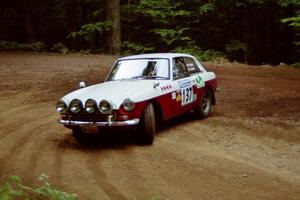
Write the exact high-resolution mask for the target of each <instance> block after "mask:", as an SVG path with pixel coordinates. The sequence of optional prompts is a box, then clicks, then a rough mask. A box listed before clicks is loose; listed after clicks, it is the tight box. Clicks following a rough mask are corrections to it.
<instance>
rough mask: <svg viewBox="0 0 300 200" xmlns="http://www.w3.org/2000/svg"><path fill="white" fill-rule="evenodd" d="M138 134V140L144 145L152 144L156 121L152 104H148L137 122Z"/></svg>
mask: <svg viewBox="0 0 300 200" xmlns="http://www.w3.org/2000/svg"><path fill="white" fill-rule="evenodd" d="M138 132H139V133H138V134H139V136H140V142H141V143H142V144H144V145H151V144H153V140H154V136H155V132H156V123H155V112H154V107H153V104H151V103H150V104H148V105H147V106H146V108H145V110H144V112H143V114H142V117H141V121H140V124H139V129H138Z"/></svg>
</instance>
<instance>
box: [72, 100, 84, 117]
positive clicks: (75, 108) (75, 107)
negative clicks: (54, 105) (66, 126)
mask: <svg viewBox="0 0 300 200" xmlns="http://www.w3.org/2000/svg"><path fill="white" fill-rule="evenodd" d="M69 109H70V111H71V112H72V113H75V114H77V113H79V112H80V111H81V110H82V103H81V101H80V100H78V99H74V100H72V101H71V103H70V108H69Z"/></svg>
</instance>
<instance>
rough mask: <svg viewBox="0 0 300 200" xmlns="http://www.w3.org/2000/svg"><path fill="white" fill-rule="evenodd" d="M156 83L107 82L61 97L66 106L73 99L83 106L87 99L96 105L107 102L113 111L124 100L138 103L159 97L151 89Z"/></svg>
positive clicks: (133, 81) (154, 89) (136, 81)
mask: <svg viewBox="0 0 300 200" xmlns="http://www.w3.org/2000/svg"><path fill="white" fill-rule="evenodd" d="M157 82H158V81H157V80H128V81H124V80H122V81H109V82H104V83H100V84H96V85H92V86H89V87H86V88H82V89H79V90H76V91H74V92H71V93H69V94H67V95H65V96H64V97H62V100H63V101H65V102H66V104H67V105H69V103H70V102H71V101H72V100H73V99H78V100H80V101H81V102H82V103H83V104H84V103H85V101H86V100H88V99H94V100H95V101H96V102H97V104H99V102H100V101H101V100H107V101H110V102H111V103H112V104H113V109H118V108H119V107H120V105H121V104H122V103H123V101H124V99H126V98H130V99H131V100H132V101H134V102H139V101H143V100H145V99H147V98H153V97H155V96H156V95H159V94H158V93H159V92H157V91H158V89H157V88H153V85H154V84H155V83H157ZM160 82H161V81H160Z"/></svg>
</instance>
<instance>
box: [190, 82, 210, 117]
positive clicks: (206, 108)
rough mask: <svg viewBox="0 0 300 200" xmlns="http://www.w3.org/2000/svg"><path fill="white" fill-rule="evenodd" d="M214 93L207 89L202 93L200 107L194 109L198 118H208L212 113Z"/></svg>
mask: <svg viewBox="0 0 300 200" xmlns="http://www.w3.org/2000/svg"><path fill="white" fill-rule="evenodd" d="M211 105H212V93H211V91H210V90H209V89H207V88H206V89H205V90H204V91H203V93H202V96H201V100H200V103H199V105H198V106H197V107H196V108H195V109H194V112H195V114H196V116H197V117H198V118H200V119H203V118H206V117H208V116H209V114H210V112H211Z"/></svg>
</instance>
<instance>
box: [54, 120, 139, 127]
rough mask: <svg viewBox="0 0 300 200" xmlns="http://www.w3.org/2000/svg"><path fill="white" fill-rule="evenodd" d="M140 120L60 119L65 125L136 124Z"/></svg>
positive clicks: (59, 121)
mask: <svg viewBox="0 0 300 200" xmlns="http://www.w3.org/2000/svg"><path fill="white" fill-rule="evenodd" d="M139 122H140V120H139V119H131V120H126V121H107V122H86V121H72V120H64V119H59V120H58V123H60V124H63V125H65V126H90V125H96V126H134V125H137V124H138V123H139Z"/></svg>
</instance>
